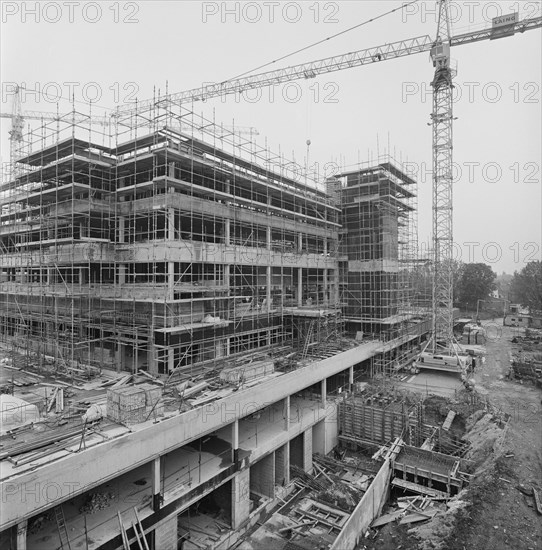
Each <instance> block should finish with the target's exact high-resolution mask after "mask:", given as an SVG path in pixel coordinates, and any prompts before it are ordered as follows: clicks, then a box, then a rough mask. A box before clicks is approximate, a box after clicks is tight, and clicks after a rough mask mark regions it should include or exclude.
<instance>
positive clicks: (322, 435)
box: [312, 420, 326, 454]
mask: <svg viewBox="0 0 542 550" xmlns="http://www.w3.org/2000/svg"><path fill="white" fill-rule="evenodd" d="M312 452H313V453H320V454H326V421H325V420H320V422H318V423H317V424H315V425H314V426H313V427H312Z"/></svg>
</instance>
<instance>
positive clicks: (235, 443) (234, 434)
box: [231, 420, 239, 464]
mask: <svg viewBox="0 0 542 550" xmlns="http://www.w3.org/2000/svg"><path fill="white" fill-rule="evenodd" d="M231 450H232V462H233V463H234V464H237V462H238V461H239V420H236V421H235V422H233V424H232V425H231Z"/></svg>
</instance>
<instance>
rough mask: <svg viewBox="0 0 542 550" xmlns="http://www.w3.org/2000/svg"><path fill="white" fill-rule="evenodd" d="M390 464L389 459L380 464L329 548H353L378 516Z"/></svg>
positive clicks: (340, 549)
mask: <svg viewBox="0 0 542 550" xmlns="http://www.w3.org/2000/svg"><path fill="white" fill-rule="evenodd" d="M390 474H391V465H390V461H389V459H388V460H386V462H384V464H382V466H381V468H380V470H378V473H377V474H376V476H375V478H374V479H373V482H372V483H371V485H370V486H369V489H368V490H367V492H366V493H365V494H364V495H363V498H362V499H361V500H360V501H359V503H358V505H357V506H356V507H355V508H354V511H353V512H352V515H351V516H350V518H349V519H348V521H347V522H346V524H345V525H344V527H343V528H342V530H341V532H340V533H339V536H338V537H337V538H336V539H335V542H334V543H333V546H331V550H354V548H356V545H357V544H358V542H359V540H360V539H361V537H362V536H363V533H365V531H367V529H368V528H369V526H370V525H371V523H372V522H373V520H374V519H375V518H376V517H378V515H379V514H380V511H381V510H382V506H383V505H384V503H385V501H386V498H387V495H388V487H389V482H390Z"/></svg>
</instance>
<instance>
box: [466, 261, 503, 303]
mask: <svg viewBox="0 0 542 550" xmlns="http://www.w3.org/2000/svg"><path fill="white" fill-rule="evenodd" d="M496 277H497V275H496V274H495V273H494V272H493V270H492V269H491V267H490V266H489V265H486V264H464V266H463V268H462V270H461V275H460V277H459V280H458V285H457V294H458V300H459V303H461V304H462V305H463V306H464V307H466V308H469V309H472V310H474V309H476V305H477V303H478V300H484V299H486V298H487V297H489V294H490V292H492V291H493V290H495V288H496V285H495V278H496Z"/></svg>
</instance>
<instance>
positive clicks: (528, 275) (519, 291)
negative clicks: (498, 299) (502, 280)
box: [510, 260, 542, 313]
mask: <svg viewBox="0 0 542 550" xmlns="http://www.w3.org/2000/svg"><path fill="white" fill-rule="evenodd" d="M510 300H511V301H513V302H517V303H519V304H521V305H522V306H523V307H528V308H529V310H530V312H531V313H538V312H540V311H542V262H541V261H540V260H537V261H535V262H529V263H528V264H527V265H526V266H525V267H524V268H523V269H522V270H521V271H520V272H519V273H518V272H517V271H516V272H515V273H514V278H513V279H512V282H511V284H510Z"/></svg>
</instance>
